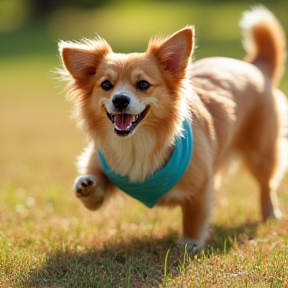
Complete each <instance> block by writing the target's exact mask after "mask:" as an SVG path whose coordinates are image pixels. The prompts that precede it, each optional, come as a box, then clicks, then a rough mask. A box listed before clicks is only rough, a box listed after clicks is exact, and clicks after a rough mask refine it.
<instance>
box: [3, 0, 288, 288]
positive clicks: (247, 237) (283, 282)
mask: <svg viewBox="0 0 288 288" xmlns="http://www.w3.org/2000/svg"><path fill="white" fill-rule="evenodd" d="M246 4H247V3H246ZM246 4H245V3H242V4H233V3H232V4H226V5H222V4H221V5H220V4H219V5H214V6H213V5H212V4H210V5H206V6H204V5H200V4H197V5H196V4H195V6H193V5H190V6H183V5H180V4H173V3H171V2H169V5H168V4H163V3H158V4H157V5H156V6H153V7H152V6H148V4H147V5H144V4H141V5H142V6H141V5H140V6H139V5H138V6H137V5H136V6H129V7H128V6H125V5H122V6H121V7H118V6H112V7H103V8H101V10H96V11H91V12H89V13H88V14H87V12H86V14H84V12H81V13H80V12H79V11H78V12H77V11H74V10H71V11H69V12H68V11H66V12H65V13H64V11H59V12H58V13H56V14H55V15H54V16H53V17H52V18H51V20H50V22H49V23H46V24H45V25H44V24H43V23H41V25H39V26H37V27H35V26H34V27H33V29H32V28H31V27H30V28H29V27H28V28H26V29H23V30H22V31H20V32H21V33H20V32H17V31H16V32H14V33H11V34H9V35H2V36H1V37H2V38H1V37H0V42H1V43H5V44H6V45H2V44H1V45H2V46H0V52H1V53H0V79H1V80H0V81H1V85H0V115H1V116H0V147H1V149H0V169H1V176H0V177H1V182H0V287H1V288H2V287H3V288H8V287H9V288H10V287H13V288H14V287H25V288H26V287H54V288H56V287H57V288H60V287H61V288H62V287H65V288H66V287H69V288H70V287H71V288H72V287H75V288H76V287H77V288H82V287H83V288H84V287H87V288H90V287H108V288H109V287H111V288H112V287H113V288H115V287H124V288H127V287H141V288H142V287H143V288H145V287H204V288H206V287H208V288H209V287H213V288H214V287H216V288H217V287H253V288H254V287H255V288H256V287H259V288H260V287H261V288H262V287H279V288H280V287H281V288H282V287H288V275H287V271H288V230H287V227H288V211H287V207H288V193H287V190H288V177H286V178H285V179H284V181H283V182H282V184H281V186H280V188H279V197H280V203H281V209H282V211H283V213H284V217H283V219H282V220H280V221H270V222H268V223H266V224H261V223H260V221H259V219H260V213H259V207H258V193H257V192H258V191H257V187H256V185H255V183H254V181H253V180H252V179H251V178H250V177H249V176H248V175H247V174H246V173H245V171H242V169H240V170H239V171H238V172H237V173H235V175H233V176H232V177H231V179H229V181H227V183H226V182H225V183H223V185H222V187H221V189H220V190H219V191H218V192H217V193H215V200H214V204H213V212H212V215H213V220H212V225H211V237H210V239H209V241H208V245H207V248H206V249H204V250H203V251H202V252H200V253H199V254H197V255H191V254H190V253H189V249H188V248H187V247H179V246H177V245H175V244H174V242H175V240H176V239H177V237H178V235H179V229H180V222H181V218H180V211H179V210H178V209H174V210H169V209H165V208H161V209H160V208H159V209H158V208H154V209H152V210H150V209H147V208H145V207H144V206H143V205H142V204H140V203H138V202H136V201H134V200H132V199H129V198H128V197H126V196H119V197H118V198H117V199H115V200H114V201H113V202H112V203H110V204H109V205H107V206H106V207H104V208H103V209H102V210H100V211H98V212H93V213H92V212H90V211H88V210H86V209H85V208H84V207H83V206H82V205H81V204H80V202H79V201H78V200H77V199H76V198H75V197H74V195H73V192H72V183H73V180H74V178H75V176H76V175H77V173H76V169H75V165H74V163H75V161H76V156H77V155H78V154H79V153H80V152H81V150H82V149H83V147H84V145H85V143H86V139H85V138H84V137H83V135H82V133H81V132H80V131H78V130H77V129H76V127H75V123H74V122H73V121H72V120H70V118H69V117H70V108H71V103H69V102H67V101H66V100H65V96H64V93H63V92H62V88H61V87H59V85H58V81H57V79H55V75H54V73H53V70H55V67H60V61H59V58H58V57H57V55H56V54H57V49H56V42H57V41H58V39H59V38H61V39H65V40H68V39H78V38H81V37H82V36H85V37H91V36H92V35H93V33H94V31H95V29H94V27H98V31H97V32H98V33H99V34H100V35H101V36H102V37H104V38H107V40H109V42H111V43H112V47H116V49H115V50H117V51H118V50H119V51H124V52H125V51H132V50H140V51H143V50H144V49H145V46H146V42H147V40H148V38H149V35H151V34H152V33H159V32H162V33H170V32H173V31H174V30H177V29H179V28H181V27H183V26H185V25H186V24H196V29H197V31H199V35H198V36H197V43H198V46H199V47H198V49H197V52H196V58H201V57H204V56H207V55H222V56H223V55H228V56H231V57H238V58H241V57H242V56H243V55H244V52H243V50H242V48H241V40H240V31H239V29H238V26H237V22H238V19H239V15H240V13H241V11H242V10H243V9H246V8H247V7H248V6H249V5H250V4H247V5H246ZM161 5H162V6H161ZM283 5H284V4H283ZM285 5H286V6H281V5H278V6H277V5H276V4H275V5H274V6H273V7H272V8H274V11H275V13H276V14H277V15H278V14H279V17H280V18H281V20H283V23H284V26H285V25H286V26H285V27H287V18H285V13H286V12H285V11H287V10H286V8H287V4H285ZM283 7H286V8H283ZM140 8H141V9H140ZM152 8H153V11H154V10H155V11H158V12H159V13H157V15H156V14H155V15H156V16H155V15H154V14H153V15H152V16H151V19H148V20H146V22H145V19H146V18H145V17H144V16H145V15H147V14H148V13H149V11H150V9H152ZM135 11H141V15H139V17H138V14H136V12H135ZM172 13H174V14H172ZM204 13H206V14H205V17H204V18H205V19H209V22H207V21H205V19H203V17H201V15H204ZM221 13H222V14H221ZM167 14H169V15H175V17H174V18H175V19H173V21H167V17H166V15H167ZM119 15H121V17H122V18H121V19H126V20H125V21H122V22H121V23H120V20H119ZM131 15H133V17H132V16H131ZM135 15H137V17H136V16H135ZM143 15H144V16H143ZM221 15H222V16H221ZM223 15H225V22H223ZM84 16H85V17H84ZM226 16H227V17H226ZM117 17H118V18H117ZM129 17H130V18H129ZM75 19H76V20H77V21H76V20H75ZM81 19H82V20H81ZM157 19H158V21H160V20H159V19H161V21H160V22H161V24H159V26H157V25H156V24H155V23H157V21H156V20H157ZM84 20H85V21H84ZM168 20H169V19H168ZM74 21H75V23H81V25H78V26H79V27H78V26H77V25H76V24H74ZM285 21H286V22H285ZM105 23H109V24H110V25H109V26H108V25H104V24H105ZM131 23H132V24H131ZM143 23H145V25H143ZM165 23H167V25H165ZM225 23H226V24H225ZM227 23H229V25H227ZM230 23H231V24H230ZM92 24H93V25H92ZM146 24H147V25H146ZM71 25H72V26H71ZM73 25H75V29H74V26H73ZM125 25H126V26H125ZM76 26H77V27H76ZM132 26H133V27H132ZM143 26H145V28H143ZM110 27H117V29H119V31H120V30H123V31H127V33H125V34H121V37H120V36H119V35H120V34H119V33H117V31H114V34H113V33H112V32H111V31H112V30H111V28H110ZM76 28H77V29H76ZM132 28H133V29H132ZM129 29H130V30H129ZM92 30H93V31H92ZM81 31H83V32H81ZM201 33H202V35H203V36H202V35H201ZM19 50H21V52H19ZM17 51H18V52H17ZM287 83H288V78H287V73H286V76H285V78H284V79H283V81H282V83H281V88H282V89H283V90H284V91H285V92H286V94H287V93H288V84H287Z"/></svg>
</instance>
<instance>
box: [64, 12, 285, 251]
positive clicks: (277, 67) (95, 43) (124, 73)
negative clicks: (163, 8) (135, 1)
mask: <svg viewBox="0 0 288 288" xmlns="http://www.w3.org/2000/svg"><path fill="white" fill-rule="evenodd" d="M241 27H242V29H243V34H244V41H243V42H244V46H245V49H246V51H247V56H246V58H245V60H246V61H245V62H244V61H239V60H235V59H229V58H206V59H203V60H199V61H196V62H194V63H191V60H190V59H191V55H192V53H193V47H194V29H193V27H186V28H184V29H182V30H180V31H178V32H176V33H175V34H173V35H172V36H170V37H168V38H152V39H151V40H150V42H149V45H148V49H147V51H146V52H145V53H131V54H118V53H113V52H112V50H111V48H110V46H109V45H108V44H107V42H105V40H103V39H100V38H98V39H94V40H91V41H89V40H84V41H82V42H79V43H71V42H61V43H60V45H59V47H60V53H61V57H62V60H63V66H64V68H65V70H64V71H63V72H62V75H63V76H68V78H69V96H70V98H72V99H73V101H75V104H76V105H75V112H76V113H75V115H76V117H77V121H78V123H79V125H80V126H81V128H82V129H83V130H84V131H85V132H86V133H87V135H88V136H89V139H90V140H91V141H90V142H91V145H89V147H88V148H87V150H86V151H85V153H84V154H83V155H82V157H81V160H80V162H79V164H80V168H81V174H82V176H80V177H78V178H77V179H76V182H75V186H74V189H75V193H76V196H77V197H78V198H79V199H80V200H81V201H82V202H83V204H84V205H85V206H86V207H87V208H88V209H91V210H96V209H98V208H100V207H101V206H102V204H103V203H104V201H106V200H107V199H108V198H109V197H110V196H111V195H113V194H114V192H115V191H116V190H117V189H115V185H114V184H115V183H114V182H113V180H111V178H110V177H109V175H108V174H107V173H106V171H104V168H103V167H104V165H106V164H107V165H108V166H109V169H110V170H111V171H113V173H115V174H117V175H119V176H120V177H124V178H126V179H128V182H131V183H134V184H135V183H137V185H138V184H139V183H140V184H141V183H144V182H145V181H146V180H147V179H149V178H151V177H152V178H153V177H154V175H155V174H157V173H158V172H159V171H160V174H161V173H162V172H161V171H162V170H163V169H164V168H165V167H166V166H167V165H168V164H167V163H169V161H170V158H172V155H174V150H176V148H175V147H178V146H177V145H178V144H177V143H178V142H179V141H186V138H185V137H186V136H185V135H187V133H188V132H187V131H185V128H184V126H183V123H185V121H186V122H188V121H189V123H191V124H189V125H191V127H192V131H193V132H192V133H193V135H192V134H191V132H189V133H190V134H189V133H188V134H189V135H190V136H191V135H192V137H194V138H193V139H192V144H193V147H194V148H193V156H192V157H191V159H190V155H189V152H187V151H186V152H185V151H184V152H179V153H180V160H181V161H180V162H179V161H178V164H177V165H176V164H175V165H172V170H173V169H174V170H173V171H172V174H171V171H170V172H168V174H165V173H166V172H165V173H164V172H163V173H162V174H161V175H162V176H161V177H162V178H163V179H165V177H166V178H167V179H166V180H167V181H170V180H171V178H173V177H174V174H177V173H178V171H180V170H181V169H182V168H181V169H180V167H182V162H183V163H184V162H185V161H186V160H187V159H188V160H187V161H186V162H187V163H188V164H187V165H188V166H187V167H184V168H183V169H184V172H183V173H182V174H181V177H180V179H178V180H177V182H176V184H175V185H174V186H173V187H170V188H169V189H168V191H166V192H165V193H164V194H163V195H161V197H159V199H158V198H155V199H154V198H153V197H154V196H153V195H154V194H153V193H154V192H153V193H151V195H152V196H151V195H150V194H149V195H150V196H151V197H152V198H153V199H152V198H151V199H152V200H153V201H154V202H155V203H156V204H157V205H168V206H175V205H179V206H180V207H181V209H182V214H183V229H182V236H181V239H180V240H181V241H182V242H184V243H185V242H192V243H193V244H195V245H197V246H198V247H202V246H203V245H204V244H205V241H206V239H207V236H208V228H209V218H210V211H211V207H210V206H211V199H212V194H213V189H214V180H213V179H214V176H215V174H216V172H218V171H219V169H220V168H221V167H222V166H223V164H224V163H225V162H226V160H227V159H228V158H229V157H230V155H231V154H232V153H235V152H237V154H239V155H241V156H242V157H243V159H244V161H245V162H246V164H247V167H248V169H249V170H250V172H251V173H252V174H253V176H254V177H255V179H256V180H257V182H258V184H259V187H260V207H261V212H262V218H263V220H266V219H267V218H268V217H269V216H274V217H277V218H278V217H280V216H281V213H280V211H279V209H278V203H277V197H276V188H277V186H278V184H279V181H280V180H281V178H282V177H283V175H284V172H285V170H286V167H287V160H288V153H287V146H286V140H285V138H284V133H285V131H284V130H285V125H284V124H285V123H284V122H285V121H286V120H285V117H286V114H287V104H286V97H285V95H284V94H283V93H282V92H281V91H279V90H278V89H277V85H278V83H279V80H280V78H281V75H282V73H283V70H284V62H285V56H286V53H285V36H284V32H283V29H282V27H281V25H280V24H279V22H278V21H277V19H276V18H275V17H274V15H273V14H272V13H271V12H269V11H268V10H267V9H266V8H264V7H256V8H254V9H252V10H251V11H247V12H245V13H244V14H243V18H242V20H241ZM189 129H190V128H189ZM189 129H188V130H189ZM179 139H181V140H179ZM189 143H190V142H189ZM189 145H190V144H189ZM191 147H192V146H191ZM191 147H190V148H189V149H190V150H191ZM175 153H176V152H175ZM181 153H182V154H181ZM100 155H102V156H100ZM100 157H103V159H105V160H104V161H105V163H106V164H103V159H102V158H101V159H102V160H101V159H100ZM100 160H101V161H100ZM186 162H185V163H186ZM183 165H184V164H183ZM168 166H169V165H168ZM170 166H171V165H170ZM164 170H165V169H164ZM166 170H167V169H166ZM171 175H172V176H171ZM163 179H162V180H163ZM113 183H114V184H113ZM141 185H142V184H141ZM160 186H162V184H161V185H160ZM137 187H138V186H137ZM139 187H140V186H139ZM137 189H138V188H137ZM137 189H136V190H137ZM153 189H154V188H153ZM140 190H141V187H140V188H139V194H140ZM148 190H149V189H148ZM137 191H138V190H137ZM137 191H135V195H136V194H137V193H138V192H137ZM142 192H143V191H142ZM142 192H141V193H142ZM146 192H147V195H148V192H149V191H146ZM155 193H156V192H155ZM144 194H145V191H144ZM136 196H137V195H136ZM136 196H135V198H137V197H136ZM144 196H145V195H144ZM150 196H149V197H150ZM151 199H149V201H150V200H151ZM153 205H154V204H153ZM153 205H152V204H151V205H150V207H152V206H153ZM147 206H149V205H147Z"/></svg>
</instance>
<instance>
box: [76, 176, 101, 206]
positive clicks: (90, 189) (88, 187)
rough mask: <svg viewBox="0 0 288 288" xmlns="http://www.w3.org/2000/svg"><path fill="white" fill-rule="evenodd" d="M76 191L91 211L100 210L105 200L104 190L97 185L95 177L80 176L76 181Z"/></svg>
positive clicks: (77, 195)
mask: <svg viewBox="0 0 288 288" xmlns="http://www.w3.org/2000/svg"><path fill="white" fill-rule="evenodd" d="M74 191H75V194H76V197H78V198H79V200H81V201H82V203H83V204H84V205H85V206H86V208H88V209H90V210H96V209H98V208H99V207H100V206H101V205H102V203H103V201H104V198H105V194H104V192H103V190H102V189H101V187H99V185H97V181H96V178H95V177H94V176H93V175H84V176H79V177H78V178H77V179H76V180H75V184H74Z"/></svg>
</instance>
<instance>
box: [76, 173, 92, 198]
mask: <svg viewBox="0 0 288 288" xmlns="http://www.w3.org/2000/svg"><path fill="white" fill-rule="evenodd" d="M95 187H96V179H95V177H94V176H93V175H84V176H79V177H78V178H77V179H76V180H75V183H74V191H75V193H76V196H77V197H87V196H90V195H91V192H92V191H93V190H94V189H95Z"/></svg>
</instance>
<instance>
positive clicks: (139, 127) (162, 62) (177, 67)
mask: <svg viewBox="0 0 288 288" xmlns="http://www.w3.org/2000/svg"><path fill="white" fill-rule="evenodd" d="M193 32H194V30H193V28H192V27H187V28H184V29H182V30H180V31H178V32H176V33H175V34H173V35H172V36H170V37H168V38H164V39H163V38H152V39H151V40H150V42H149V45H148V49H147V51H146V52H144V53H131V54H119V53H113V52H112V49H111V48H110V46H109V45H108V44H107V42H106V41H105V40H103V39H100V38H98V39H96V40H92V41H89V40H85V41H83V42H81V43H71V42H61V43H60V44H59V48H60V53H61V58H62V61H63V66H64V68H65V70H66V72H68V74H69V75H70V80H71V81H70V85H69V88H70V89H69V91H70V93H69V94H70V95H72V97H73V99H74V100H75V102H76V112H77V115H78V119H79V120H80V122H81V123H82V124H84V128H85V130H86V131H88V133H89V134H92V135H95V134H97V135H99V134H101V132H103V133H105V134H106V135H107V134H110V133H111V131H112V133H113V134H114V135H115V133H116V135H117V136H122V137H123V136H125V137H126V136H128V135H131V134H133V132H135V131H139V133H140V132H141V131H145V129H146V130H147V129H150V130H151V128H153V129H154V132H155V133H156V134H157V133H158V132H157V131H158V130H159V131H160V130H161V129H162V130H166V129H168V130H169V127H171V123H172V122H173V121H174V122H175V119H177V121H178V122H179V121H180V125H181V122H182V120H183V119H182V118H183V114H185V113H184V112H183V109H182V108H183V107H179V106H181V105H182V106H183V101H182V100H183V99H182V100H181V97H182V96H181V93H182V92H183V89H185V85H186V84H185V81H186V82H187V79H186V78H187V77H186V72H187V67H188V65H189V62H190V57H191V55H192V52H193ZM181 91H182V92H181ZM182 94H183V93H182ZM180 102H181V103H182V104H181V105H180V104H179V103H180ZM186 109H187V108H186ZM181 110H182V111H181ZM181 114H182V115H181ZM178 118H181V119H182V120H181V119H178ZM178 124H179V123H177V125H178ZM172 126H173V125H172ZM174 126H175V125H174ZM159 127H162V128H161V129H160V128H159ZM165 127H166V128H165ZM163 128H164V129H163ZM172 129H173V128H172ZM114 132H115V133H114ZM166 132H167V131H166ZM137 133H138V132H137ZM160 133H161V132H160Z"/></svg>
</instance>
